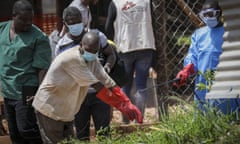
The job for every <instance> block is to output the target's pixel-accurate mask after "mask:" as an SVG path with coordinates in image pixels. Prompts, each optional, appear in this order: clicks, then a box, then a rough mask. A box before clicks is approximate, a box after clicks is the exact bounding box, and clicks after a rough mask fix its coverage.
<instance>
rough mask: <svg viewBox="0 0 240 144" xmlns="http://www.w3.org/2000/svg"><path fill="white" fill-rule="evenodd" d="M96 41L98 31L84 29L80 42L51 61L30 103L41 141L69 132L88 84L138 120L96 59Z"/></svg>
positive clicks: (55, 139) (55, 140) (138, 115)
mask: <svg viewBox="0 0 240 144" xmlns="http://www.w3.org/2000/svg"><path fill="white" fill-rule="evenodd" d="M99 43H100V42H99V37H98V34H97V33H96V32H88V33H86V34H85V35H84V37H83V39H82V45H81V46H76V47H74V48H71V49H69V50H67V51H65V52H63V53H61V54H59V55H58V56H57V57H56V58H55V59H54V61H53V62H52V64H51V66H50V68H49V70H48V72H47V74H46V76H45V78H44V80H43V82H42V84H41V85H40V87H39V89H38V91H37V93H36V95H35V98H34V101H33V104H32V105H33V107H34V108H35V110H36V116H37V119H38V123H39V127H40V129H41V130H40V131H41V135H42V139H43V141H44V142H45V143H58V142H60V141H61V140H63V139H65V138H69V137H70V136H73V131H72V128H73V127H72V121H73V120H74V116H75V114H76V113H77V112H78V111H79V109H80V106H81V104H82V102H83V100H84V98H85V96H86V94H87V91H88V88H89V86H93V87H94V88H95V89H96V90H97V92H98V93H97V97H98V98H99V99H101V100H103V101H104V102H106V103H108V104H109V105H111V106H114V107H116V108H117V109H118V110H120V111H121V112H122V113H123V114H125V116H127V117H128V118H129V119H130V120H134V119H136V120H137V121H138V122H139V123H142V115H141V112H140V111H139V110H138V109H137V108H136V106H134V105H133V104H132V103H131V102H130V100H129V99H128V98H127V96H126V95H125V94H124V93H123V92H122V91H121V89H120V88H119V87H118V86H116V83H115V82H114V81H113V80H112V79H111V78H110V77H109V76H108V74H107V73H106V72H105V70H104V68H103V67H102V65H101V64H100V63H99V61H98V59H97V52H98V50H99ZM102 85H104V86H102Z"/></svg>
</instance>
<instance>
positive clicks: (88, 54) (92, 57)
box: [82, 51, 98, 62]
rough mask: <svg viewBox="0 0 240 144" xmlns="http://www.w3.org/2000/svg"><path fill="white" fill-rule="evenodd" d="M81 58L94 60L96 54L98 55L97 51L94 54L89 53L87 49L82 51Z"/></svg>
mask: <svg viewBox="0 0 240 144" xmlns="http://www.w3.org/2000/svg"><path fill="white" fill-rule="evenodd" d="M82 56H83V58H84V59H85V60H86V61H89V62H90V61H94V60H95V59H96V58H97V56H98V53H95V54H93V53H90V52H87V51H84V53H83V55H82Z"/></svg>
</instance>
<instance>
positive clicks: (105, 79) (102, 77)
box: [88, 60, 116, 88]
mask: <svg viewBox="0 0 240 144" xmlns="http://www.w3.org/2000/svg"><path fill="white" fill-rule="evenodd" d="M88 65H89V69H91V71H92V73H93V75H94V76H95V77H96V78H97V79H98V80H99V81H100V82H101V83H102V84H103V85H104V86H105V87H107V88H110V87H113V86H115V85H116V83H115V81H114V80H113V79H112V78H111V77H110V76H109V75H108V74H107V73H106V71H105V70H104V68H103V66H102V65H101V64H100V62H99V61H98V60H95V61H93V62H90V63H89V64H88Z"/></svg>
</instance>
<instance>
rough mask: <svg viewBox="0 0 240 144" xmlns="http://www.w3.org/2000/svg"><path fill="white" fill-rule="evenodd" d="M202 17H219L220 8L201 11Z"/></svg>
mask: <svg viewBox="0 0 240 144" xmlns="http://www.w3.org/2000/svg"><path fill="white" fill-rule="evenodd" d="M199 16H200V17H208V18H212V17H217V16H220V10H215V9H212V8H211V9H206V10H202V11H201V12H200V13H199Z"/></svg>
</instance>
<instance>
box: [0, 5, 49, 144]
mask: <svg viewBox="0 0 240 144" xmlns="http://www.w3.org/2000/svg"><path fill="white" fill-rule="evenodd" d="M12 16H13V17H12V20H10V21H6V22H2V23H0V69H1V71H0V85H1V94H2V96H3V97H4V110H5V114H6V118H7V121H8V127H9V132H10V138H11V141H12V143H13V144H41V143H42V140H41V136H40V132H39V128H38V125H37V123H36V117H35V113H34V109H33V108H32V107H31V101H32V99H33V96H34V95H35V92H36V90H37V88H38V86H39V84H40V83H41V81H42V79H43V77H44V75H45V73H46V71H47V69H48V67H49V65H50V63H51V48H50V45H49V41H48V37H47V35H45V34H44V33H43V32H42V31H41V30H40V29H39V28H37V27H36V26H35V25H33V24H32V20H33V8H32V5H31V4H30V3H29V2H28V1H27V0H19V1H16V2H15V3H14V5H13V10H12Z"/></svg>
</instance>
